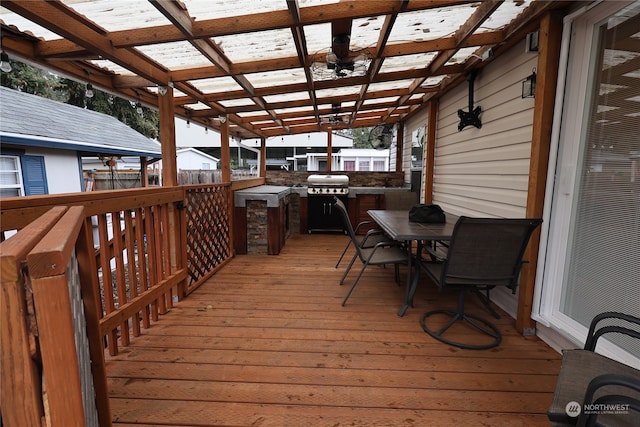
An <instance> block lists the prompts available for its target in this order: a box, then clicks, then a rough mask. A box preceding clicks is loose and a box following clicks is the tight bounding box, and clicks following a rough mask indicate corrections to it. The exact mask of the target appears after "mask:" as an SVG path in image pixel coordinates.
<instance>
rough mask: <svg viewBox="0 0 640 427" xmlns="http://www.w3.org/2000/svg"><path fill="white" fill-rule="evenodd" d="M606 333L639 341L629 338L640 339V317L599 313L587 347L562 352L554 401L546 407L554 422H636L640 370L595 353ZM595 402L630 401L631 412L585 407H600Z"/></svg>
mask: <svg viewBox="0 0 640 427" xmlns="http://www.w3.org/2000/svg"><path fill="white" fill-rule="evenodd" d="M605 334H616V335H617V336H618V338H623V339H625V340H626V341H625V342H627V343H631V344H634V343H635V342H639V343H640V341H633V342H630V341H628V340H633V339H635V340H640V318H638V317H635V316H631V315H628V314H624V313H617V312H606V313H602V314H599V315H597V316H595V317H594V318H593V320H592V321H591V324H590V326H589V332H588V333H587V340H586V342H585V345H584V348H583V349H577V350H564V351H563V352H562V365H561V367H560V373H559V374H558V379H557V382H556V388H555V391H554V394H553V401H552V402H551V406H550V407H549V409H548V411H547V416H548V417H549V420H550V421H552V422H553V423H554V425H557V426H561V425H567V426H568V425H576V424H577V425H617V426H624V425H637V420H638V417H637V415H638V414H637V412H640V408H639V405H640V370H638V369H636V368H634V367H632V366H628V365H625V364H624V363H620V362H618V361H616V360H613V359H610V358H609V357H606V356H604V355H602V354H599V353H596V351H595V350H596V345H597V342H598V339H599V338H600V337H601V336H603V335H605ZM596 404H598V405H600V404H609V405H629V407H628V409H629V412H628V413H618V414H611V413H609V414H605V413H600V412H599V411H592V410H591V411H585V408H586V409H589V408H594V407H595V408H597V407H596V406H593V405H596ZM585 405H587V406H585ZM632 410H633V411H632ZM631 412H636V414H633V413H631ZM634 423H636V424H634Z"/></svg>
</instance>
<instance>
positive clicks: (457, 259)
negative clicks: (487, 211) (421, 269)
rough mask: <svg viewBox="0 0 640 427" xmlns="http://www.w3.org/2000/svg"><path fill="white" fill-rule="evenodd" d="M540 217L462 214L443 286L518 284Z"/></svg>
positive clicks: (454, 237)
mask: <svg viewBox="0 0 640 427" xmlns="http://www.w3.org/2000/svg"><path fill="white" fill-rule="evenodd" d="M541 222H542V220H540V219H503V218H499V219H495V218H469V217H464V216H463V217H460V218H459V219H458V222H457V224H456V227H455V229H454V231H453V236H452V239H451V244H450V245H449V249H448V255H447V258H446V259H445V261H444V265H443V268H442V274H441V277H440V286H442V287H445V286H478V287H481V286H506V287H508V288H510V289H512V290H513V291H515V288H516V286H517V281H518V275H519V273H520V267H521V266H522V256H523V255H524V251H525V249H526V248H527V243H528V242H529V238H530V236H531V233H533V230H535V229H536V227H538V225H540V223H541Z"/></svg>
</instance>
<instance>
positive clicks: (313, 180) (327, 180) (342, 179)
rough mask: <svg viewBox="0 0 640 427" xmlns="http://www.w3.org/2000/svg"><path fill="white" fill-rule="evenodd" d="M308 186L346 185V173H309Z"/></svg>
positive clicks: (347, 182) (347, 178)
mask: <svg viewBox="0 0 640 427" xmlns="http://www.w3.org/2000/svg"><path fill="white" fill-rule="evenodd" d="M307 186H309V187H345V188H346V187H348V186H349V177H348V176H347V175H309V177H308V178H307Z"/></svg>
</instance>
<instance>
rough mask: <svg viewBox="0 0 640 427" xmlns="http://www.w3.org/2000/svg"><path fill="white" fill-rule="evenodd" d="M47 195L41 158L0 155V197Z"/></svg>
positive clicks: (45, 177)
mask: <svg viewBox="0 0 640 427" xmlns="http://www.w3.org/2000/svg"><path fill="white" fill-rule="evenodd" d="M39 194H49V189H48V186H47V176H46V173H45V168H44V157H43V156H29V155H17V156H16V155H0V196H1V197H12V196H34V195H39Z"/></svg>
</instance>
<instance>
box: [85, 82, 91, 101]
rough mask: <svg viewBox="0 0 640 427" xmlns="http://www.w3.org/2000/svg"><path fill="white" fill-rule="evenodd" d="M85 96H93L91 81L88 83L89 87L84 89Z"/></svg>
mask: <svg viewBox="0 0 640 427" xmlns="http://www.w3.org/2000/svg"><path fill="white" fill-rule="evenodd" d="M84 96H85V97H86V98H93V85H92V84H91V82H89V83H87V87H86V88H85V91H84Z"/></svg>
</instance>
